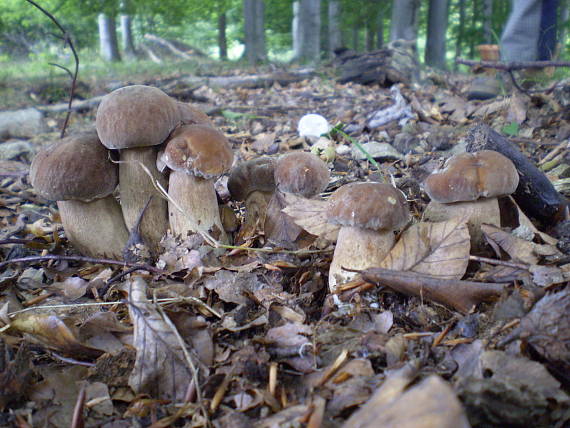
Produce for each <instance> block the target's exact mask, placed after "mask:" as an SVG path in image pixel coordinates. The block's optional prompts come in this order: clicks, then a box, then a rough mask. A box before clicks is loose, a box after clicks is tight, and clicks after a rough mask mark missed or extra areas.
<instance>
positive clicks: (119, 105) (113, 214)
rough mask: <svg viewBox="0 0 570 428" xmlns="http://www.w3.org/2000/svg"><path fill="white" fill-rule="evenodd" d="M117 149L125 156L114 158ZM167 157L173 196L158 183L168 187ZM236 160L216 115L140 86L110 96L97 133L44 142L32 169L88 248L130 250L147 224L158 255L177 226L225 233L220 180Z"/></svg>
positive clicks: (101, 252) (77, 242)
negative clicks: (130, 241) (131, 234)
mask: <svg viewBox="0 0 570 428" xmlns="http://www.w3.org/2000/svg"><path fill="white" fill-rule="evenodd" d="M117 150H118V152H119V158H120V160H119V161H118V162H116V161H113V160H111V151H117ZM159 153H160V159H158V158H157V157H158V156H159ZM159 161H163V162H164V163H165V164H166V165H167V166H168V168H170V170H171V172H170V178H169V182H168V192H169V202H168V204H167V201H166V200H165V199H164V198H163V197H162V196H161V194H160V192H159V191H158V190H157V188H159V187H162V188H166V187H167V178H166V175H165V173H164V172H165V171H164V172H163V171H159V170H158V168H157V164H160V162H159ZM232 162H233V152H232V150H231V147H230V145H229V142H228V140H227V139H226V138H225V136H224V135H223V133H221V132H220V131H219V130H217V129H215V128H214V126H213V123H212V122H211V121H210V119H209V118H208V116H206V115H205V114H204V113H202V112H201V111H199V110H197V109H195V108H193V107H192V106H190V105H188V104H185V103H181V102H178V101H176V100H174V99H173V98H171V97H169V96H168V95H167V94H165V93H164V92H162V91H161V90H160V89H158V88H154V87H150V86H144V85H132V86H126V87H123V88H120V89H117V90H115V91H113V92H111V93H110V94H108V95H106V96H105V97H103V99H102V101H101V104H100V105H99V108H98V110H97V116H96V132H95V131H93V132H88V133H84V134H77V135H72V136H69V137H67V138H65V139H63V140H62V141H60V142H57V143H55V144H52V145H50V146H47V147H45V148H44V149H42V150H41V151H40V152H39V153H38V154H37V156H36V157H35V159H34V161H33V163H32V166H31V170H30V177H31V182H32V185H33V186H34V188H35V189H36V191H37V192H38V193H39V194H40V195H41V196H43V197H45V198H46V199H49V200H55V201H57V204H58V208H59V210H60V215H61V219H62V223H63V226H64V230H65V231H66V235H67V237H68V238H69V240H70V241H71V242H72V244H73V245H74V246H75V247H77V249H78V250H79V251H81V252H82V253H83V254H87V255H92V256H109V257H121V255H122V252H123V249H124V247H125V245H126V243H127V240H128V237H129V231H131V230H132V229H133V228H134V227H136V226H137V225H138V226H139V228H140V230H139V232H140V235H141V237H142V239H143V241H144V243H145V244H146V246H147V247H148V248H149V250H150V252H151V253H152V254H155V255H156V253H157V251H158V244H159V242H160V240H161V239H162V237H163V236H164V234H165V233H166V232H167V230H168V229H169V228H170V229H171V231H172V233H173V234H175V235H184V236H185V235H186V234H187V233H188V232H198V231H201V232H207V233H209V234H210V235H212V236H213V237H214V238H216V239H218V240H220V241H222V242H225V240H226V235H225V232H224V230H223V227H222V225H221V220H220V215H219V211H218V204H217V198H216V193H215V190H214V180H215V178H217V177H218V176H219V175H221V174H223V173H225V172H227V171H229V169H230V167H231V165H232ZM117 185H118V188H119V192H118V193H119V200H120V203H119V202H117V200H116V199H115V197H114V196H113V193H114V191H115V188H116V187H117ZM141 216H142V217H141ZM139 219H140V220H141V221H140V223H139Z"/></svg>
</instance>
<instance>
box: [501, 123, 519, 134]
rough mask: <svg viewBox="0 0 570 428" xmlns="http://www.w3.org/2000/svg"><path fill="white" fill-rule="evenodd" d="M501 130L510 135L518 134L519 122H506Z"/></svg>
mask: <svg viewBox="0 0 570 428" xmlns="http://www.w3.org/2000/svg"><path fill="white" fill-rule="evenodd" d="M501 132H502V133H503V134H506V135H509V136H511V137H515V136H517V135H518V134H519V124H518V123H516V122H511V123H508V124H506V125H505V126H503V129H501Z"/></svg>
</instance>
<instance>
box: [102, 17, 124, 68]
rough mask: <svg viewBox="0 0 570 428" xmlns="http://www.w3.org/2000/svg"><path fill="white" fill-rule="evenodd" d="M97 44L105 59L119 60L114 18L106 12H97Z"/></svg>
mask: <svg viewBox="0 0 570 428" xmlns="http://www.w3.org/2000/svg"><path fill="white" fill-rule="evenodd" d="M99 46H100V50H101V57H102V58H103V59H104V60H105V61H120V60H121V56H120V55H119V46H118V44H117V30H116V27H115V20H114V19H113V18H112V17H110V16H109V15H107V14H104V13H100V14H99Z"/></svg>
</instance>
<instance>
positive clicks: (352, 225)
mask: <svg viewBox="0 0 570 428" xmlns="http://www.w3.org/2000/svg"><path fill="white" fill-rule="evenodd" d="M327 219H328V222H329V223H332V224H338V225H340V226H341V228H340V231H339V233H338V238H337V241H336V247H335V250H334V254H333V259H332V262H331V265H330V269H329V288H330V290H331V292H334V291H335V290H336V289H337V287H338V286H339V285H340V284H342V283H345V282H348V281H350V280H351V279H352V278H353V277H354V276H355V275H356V273H355V272H348V271H346V270H343V269H342V268H343V267H344V268H349V269H357V270H362V269H367V268H370V267H374V266H378V265H379V263H380V262H381V261H382V260H383V259H384V258H385V257H386V255H387V254H388V252H389V251H390V250H391V249H392V247H393V246H394V242H395V239H396V238H395V235H394V231H396V230H398V229H400V228H402V227H403V226H405V225H406V223H408V221H409V219H410V213H409V211H408V205H407V203H406V198H405V197H404V195H403V194H402V192H400V191H399V190H398V189H396V188H395V187H394V186H392V185H389V184H385V183H350V184H346V185H344V186H342V187H340V188H338V189H337V190H336V191H335V192H334V193H333V194H332V196H331V197H330V199H329V207H328V210H327Z"/></svg>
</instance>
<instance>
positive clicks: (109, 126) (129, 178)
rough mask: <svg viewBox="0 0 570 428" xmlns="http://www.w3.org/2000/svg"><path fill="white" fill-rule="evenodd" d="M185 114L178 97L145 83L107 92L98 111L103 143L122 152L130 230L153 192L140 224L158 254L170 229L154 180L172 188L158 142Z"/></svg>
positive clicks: (123, 206) (123, 192) (123, 197)
mask: <svg viewBox="0 0 570 428" xmlns="http://www.w3.org/2000/svg"><path fill="white" fill-rule="evenodd" d="M181 115H182V113H181V109H180V108H179V106H178V103H177V102H176V101H175V100H174V99H172V98H170V97H169V96H168V95H166V94H165V93H164V92H162V91H161V90H160V89H158V88H153V87H151V86H144V85H132V86H125V87H123V88H119V89H117V90H115V91H113V92H111V93H110V94H107V95H105V96H104V97H103V99H102V101H101V104H100V105H99V108H98V110H97V117H96V120H95V122H96V126H97V133H98V135H99V138H100V140H101V142H102V143H103V144H104V145H105V147H107V148H108V149H118V150H120V159H121V163H120V164H119V192H120V200H121V209H122V210H123V216H124V218H125V223H126V225H127V228H128V229H129V230H131V229H132V228H133V227H134V226H135V224H136V223H137V220H138V218H139V215H140V213H141V211H142V210H143V208H144V207H145V205H146V203H147V202H148V200H149V199H150V197H151V196H153V198H152V200H151V202H150V205H149V206H148V208H147V209H146V211H145V213H144V216H143V218H142V221H141V224H140V231H141V236H142V238H143V240H144V241H145V242H146V243H147V245H149V248H150V249H151V251H152V252H153V253H156V252H157V251H158V243H159V242H160V240H161V239H162V237H163V236H164V234H165V233H166V230H167V229H168V215H167V204H166V201H165V200H164V199H163V198H162V196H161V195H160V194H159V192H158V191H157V190H156V188H155V185H154V183H153V180H154V181H157V182H158V183H160V184H161V185H162V186H163V187H166V178H165V177H164V176H163V175H162V174H161V173H160V172H159V171H158V170H157V168H156V156H157V148H156V147H155V146H158V145H159V144H161V143H162V142H164V140H166V138H167V137H168V135H169V134H170V132H171V131H172V130H173V129H174V128H175V127H176V126H177V125H178V124H179V123H180V122H181ZM145 168H146V170H148V171H149V172H150V173H151V175H152V179H151V177H149V175H148V173H147V171H145Z"/></svg>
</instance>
